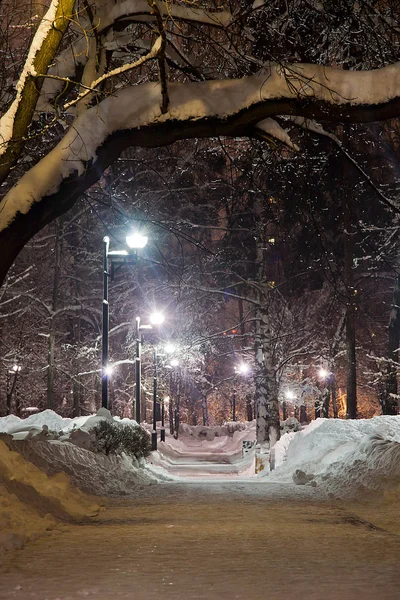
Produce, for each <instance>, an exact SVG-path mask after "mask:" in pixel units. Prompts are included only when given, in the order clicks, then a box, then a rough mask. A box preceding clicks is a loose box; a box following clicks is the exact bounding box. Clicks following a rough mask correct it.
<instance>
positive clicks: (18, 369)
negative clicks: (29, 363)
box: [12, 365, 22, 373]
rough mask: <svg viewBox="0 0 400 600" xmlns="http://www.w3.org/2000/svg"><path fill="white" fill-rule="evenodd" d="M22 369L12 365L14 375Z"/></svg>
mask: <svg viewBox="0 0 400 600" xmlns="http://www.w3.org/2000/svg"><path fill="white" fill-rule="evenodd" d="M21 369H22V367H20V366H19V365H14V366H13V368H12V370H13V371H14V373H18V372H19V371H20V370H21Z"/></svg>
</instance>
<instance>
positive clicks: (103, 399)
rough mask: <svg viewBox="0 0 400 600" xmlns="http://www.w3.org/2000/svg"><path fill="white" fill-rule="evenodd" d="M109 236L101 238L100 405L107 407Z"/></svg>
mask: <svg viewBox="0 0 400 600" xmlns="http://www.w3.org/2000/svg"><path fill="white" fill-rule="evenodd" d="M109 244H110V238H109V237H108V236H105V237H104V238H103V327H102V351H101V406H102V407H103V408H107V407H108V378H109V375H108V372H107V367H108V325H109V304H108V248H109Z"/></svg>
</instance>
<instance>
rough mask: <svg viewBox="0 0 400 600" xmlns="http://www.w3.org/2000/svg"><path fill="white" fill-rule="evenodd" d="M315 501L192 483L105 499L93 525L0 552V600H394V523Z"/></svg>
mask: <svg viewBox="0 0 400 600" xmlns="http://www.w3.org/2000/svg"><path fill="white" fill-rule="evenodd" d="M316 493H317V492H316V491H315V490H314V489H313V488H304V487H303V488H299V487H297V488H296V487H295V486H291V485H288V484H287V485H277V484H271V483H265V482H262V483H256V482H254V481H253V482H251V481H248V482H246V481H237V482H197V483H172V484H170V483H168V484H159V485H152V486H149V487H147V488H144V489H142V490H139V491H138V493H137V494H136V497H135V498H130V499H125V500H109V499H108V500H106V503H107V505H108V508H107V510H106V511H105V512H103V513H101V514H100V515H99V517H97V518H96V520H95V521H94V522H91V523H84V524H80V525H67V526H66V528H65V529H64V530H62V531H59V532H55V533H54V534H52V535H51V536H49V537H47V538H42V539H40V540H37V541H36V542H34V543H31V544H28V546H27V547H26V548H24V549H23V550H19V551H16V552H12V553H10V554H8V555H7V557H6V560H5V562H4V563H3V566H2V567H0V582H1V583H0V598H1V599H10V598H16V599H18V600H27V599H30V598H33V599H35V600H82V598H88V599H89V600H91V599H92V598H93V599H96V600H113V599H118V598H130V599H132V600H151V599H156V598H157V599H159V600H160V599H163V600H181V599H182V600H203V599H204V600H206V599H207V600H225V599H226V600H228V599H229V600H233V599H240V600H245V599H246V600H247V599H249V600H291V599H292V598H295V599H296V600H303V599H304V600H305V599H307V600H342V599H343V600H370V599H371V600H372V599H374V600H375V599H376V598H379V599H380V600H398V599H399V598H400V570H399V557H400V527H399V523H398V520H397V521H396V518H397V517H394V516H392V517H391V516H390V515H389V514H388V513H387V511H386V512H385V511H383V510H382V507H379V506H374V507H372V508H371V507H370V508H366V507H365V506H364V507H361V508H360V507H358V508H360V510H358V511H357V512H354V511H353V510H352V509H354V508H355V507H354V506H353V507H352V506H349V505H346V506H344V505H343V504H340V503H338V502H336V501H332V500H330V501H326V500H325V501H324V500H323V499H321V498H318V497H317V496H316ZM360 511H361V513H362V512H363V511H364V514H363V515H362V516H361V517H360V516H359V515H360ZM385 515H386V516H385ZM367 517H368V518H367ZM374 521H376V523H377V524H376V523H374Z"/></svg>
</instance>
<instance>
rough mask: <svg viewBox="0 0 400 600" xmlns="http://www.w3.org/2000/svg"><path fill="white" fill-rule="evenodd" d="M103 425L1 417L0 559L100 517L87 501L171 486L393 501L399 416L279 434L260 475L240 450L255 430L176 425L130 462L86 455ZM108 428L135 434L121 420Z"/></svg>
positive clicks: (105, 415)
mask: <svg viewBox="0 0 400 600" xmlns="http://www.w3.org/2000/svg"><path fill="white" fill-rule="evenodd" d="M102 419H109V420H111V419H112V416H111V415H110V413H109V412H108V411H104V410H103V409H101V410H100V411H99V413H98V414H97V415H95V416H89V417H79V418H77V419H63V418H62V417H60V416H59V415H57V414H56V413H54V412H53V411H49V410H46V411H43V412H41V413H38V414H33V415H31V416H30V417H28V418H26V419H23V420H21V419H19V418H18V417H15V416H14V415H10V416H8V417H4V418H0V532H1V533H0V552H1V550H2V549H3V550H4V549H10V548H14V547H17V546H20V545H22V544H23V543H24V542H25V541H26V540H29V539H32V538H35V537H37V536H38V535H42V534H44V533H46V532H48V531H51V530H52V529H54V528H57V527H59V526H60V523H61V522H62V520H63V519H64V520H65V519H82V518H87V517H90V516H91V515H94V514H96V513H98V511H99V510H100V507H99V505H98V504H97V502H96V501H95V500H93V495H95V496H114V497H122V496H137V495H138V494H139V493H140V490H141V489H143V487H144V486H149V485H153V484H157V483H161V482H168V481H169V482H172V481H174V482H180V483H181V484H184V483H185V482H189V481H194V480H196V481H198V482H199V481H203V482H204V481H207V480H208V481H210V483H211V481H212V482H213V485H215V483H217V482H218V481H220V482H221V483H223V482H226V481H227V480H228V479H236V480H241V481H243V480H246V481H247V482H248V483H249V484H250V483H251V482H253V484H257V483H261V482H263V483H266V482H271V484H272V483H274V484H275V485H276V484H277V483H281V484H282V485H285V484H287V483H291V487H292V486H293V482H294V483H296V484H298V485H304V486H307V487H308V488H309V490H310V492H311V490H312V488H314V490H315V492H313V493H315V495H317V493H318V497H325V498H326V497H327V496H328V495H330V496H334V497H338V498H343V497H347V496H357V495H359V493H360V492H365V491H366V490H367V491H383V492H384V493H385V494H386V495H387V496H388V498H389V499H390V498H391V499H392V500H396V499H398V498H399V497H400V416H398V417H374V418H373V419H370V420H354V421H342V420H334V419H329V420H328V419H317V420H316V421H313V422H312V423H311V424H310V425H308V426H307V427H305V428H303V430H301V431H298V432H296V433H295V432H293V431H290V432H288V433H285V434H284V435H283V436H282V438H281V440H280V441H279V442H278V443H277V444H276V446H275V448H274V449H273V456H272V458H273V459H274V461H275V465H276V468H275V470H274V471H271V472H270V471H269V470H268V469H265V470H264V471H262V472H261V473H260V474H259V475H256V473H255V454H256V453H257V452H258V449H257V448H254V447H253V448H251V449H250V450H249V451H248V452H246V453H243V451H242V446H243V441H248V442H254V440H255V424H254V422H253V423H245V424H244V423H229V424H227V425H225V426H224V427H212V428H211V427H209V428H207V427H190V426H188V425H183V426H182V431H181V432H180V436H179V439H178V440H175V439H174V438H173V437H172V436H170V435H169V434H168V432H167V438H166V442H165V443H159V446H158V451H157V452H153V453H152V454H151V456H150V457H149V458H148V459H147V461H145V460H143V459H142V460H140V461H137V460H135V459H132V458H130V457H128V456H126V455H123V456H114V455H109V456H105V455H104V454H100V453H96V452H94V451H93V448H92V445H91V444H92V442H93V434H92V433H91V429H92V428H93V427H94V426H95V425H96V424H97V423H98V422H99V420H102ZM114 420H115V421H117V422H122V423H124V424H128V425H132V426H136V422H135V421H130V420H128V419H123V420H121V419H119V418H118V417H116V418H114ZM290 425H293V423H291V424H290ZM1 438H3V439H1ZM262 451H263V450H262V449H261V452H262ZM266 456H267V457H268V455H266ZM90 495H92V497H91V496H90Z"/></svg>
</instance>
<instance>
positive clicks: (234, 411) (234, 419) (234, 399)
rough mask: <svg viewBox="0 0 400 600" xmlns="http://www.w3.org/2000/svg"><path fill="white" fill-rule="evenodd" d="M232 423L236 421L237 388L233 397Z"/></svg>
mask: <svg viewBox="0 0 400 600" xmlns="http://www.w3.org/2000/svg"><path fill="white" fill-rule="evenodd" d="M232 421H236V388H234V389H233V396H232Z"/></svg>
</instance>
